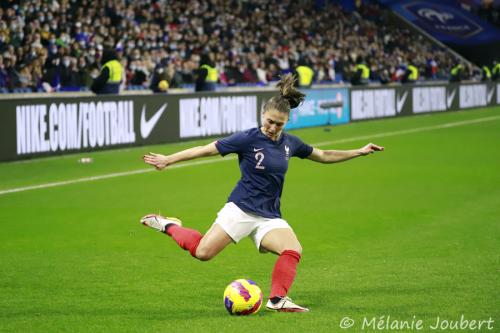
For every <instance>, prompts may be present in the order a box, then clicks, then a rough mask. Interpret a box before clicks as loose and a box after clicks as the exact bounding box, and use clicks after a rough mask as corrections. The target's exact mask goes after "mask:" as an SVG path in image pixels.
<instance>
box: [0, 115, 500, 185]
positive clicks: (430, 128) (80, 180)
mask: <svg viewBox="0 0 500 333" xmlns="http://www.w3.org/2000/svg"><path fill="white" fill-rule="evenodd" d="M498 119H500V116H491V117H483V118H477V119H472V120H463V121H456V122H451V123H444V124H441V125H433V126H425V127H417V128H412V129H405V130H399V131H392V132H384V133H378V134H371V135H363V136H356V137H352V138H346V139H339V140H333V141H325V142H318V143H316V144H312V145H311V146H314V147H321V146H328V145H333V144H338V143H346V142H353V141H360V140H371V139H376V138H385V137H388V136H396V135H403V134H412V133H420V132H426V131H433V130H438V129H443V128H451V127H458V126H465V125H471V124H477V123H482V122H487V121H494V120H498ZM234 159H236V157H235V156H229V157H226V158H217V159H215V158H212V159H206V160H201V161H193V162H187V163H181V164H178V165H173V166H171V167H169V169H177V168H184V167H189V166H193V165H200V164H211V163H218V162H224V161H230V160H234ZM151 171H155V169H153V168H148V169H139V170H132V171H124V172H115V173H109V174H106V175H101V176H92V177H84V178H77V179H70V180H65V181H60V182H53V183H46V184H40V185H31V186H24V187H17V188H12V189H8V190H3V191H0V195H4V194H9V193H16V192H24V191H31V190H37V189H43V188H49V187H58V186H65V185H71V184H77V183H85V182H91V181H95V180H101V179H108V178H116V177H123V176H130V175H136V174H141V173H145V172H151Z"/></svg>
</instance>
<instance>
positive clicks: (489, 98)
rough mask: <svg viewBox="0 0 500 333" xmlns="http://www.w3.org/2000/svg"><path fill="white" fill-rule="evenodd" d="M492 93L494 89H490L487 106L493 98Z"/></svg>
mask: <svg viewBox="0 0 500 333" xmlns="http://www.w3.org/2000/svg"><path fill="white" fill-rule="evenodd" d="M494 92H495V88H492V89H491V91H490V92H489V93H488V104H490V103H491V98H492V97H493V93H494Z"/></svg>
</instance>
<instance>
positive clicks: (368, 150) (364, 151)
mask: <svg viewBox="0 0 500 333" xmlns="http://www.w3.org/2000/svg"><path fill="white" fill-rule="evenodd" d="M383 150H384V147H382V146H377V145H376V144H373V143H369V144H367V145H366V146H364V147H363V148H361V149H359V153H360V154H361V155H362V156H365V155H368V154H373V153H374V152H376V151H383Z"/></svg>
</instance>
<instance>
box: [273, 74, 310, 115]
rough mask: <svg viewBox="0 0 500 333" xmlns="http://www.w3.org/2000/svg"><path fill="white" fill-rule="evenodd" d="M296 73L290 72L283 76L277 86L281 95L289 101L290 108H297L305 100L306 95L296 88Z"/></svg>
mask: <svg viewBox="0 0 500 333" xmlns="http://www.w3.org/2000/svg"><path fill="white" fill-rule="evenodd" d="M296 81H297V78H296V77H295V75H293V74H291V73H288V74H286V75H285V76H282V77H281V80H280V81H279V82H278V84H277V85H276V87H278V88H279V89H280V96H281V97H283V98H284V99H286V100H287V101H288V103H289V104H290V109H295V108H296V107H297V106H299V105H300V103H302V102H303V101H304V98H305V97H306V95H304V94H303V93H301V92H300V91H298V90H297V89H295V82H296Z"/></svg>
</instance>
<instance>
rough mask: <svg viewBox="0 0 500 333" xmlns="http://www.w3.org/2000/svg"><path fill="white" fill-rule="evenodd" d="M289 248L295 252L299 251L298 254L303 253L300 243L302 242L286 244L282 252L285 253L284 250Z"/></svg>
mask: <svg viewBox="0 0 500 333" xmlns="http://www.w3.org/2000/svg"><path fill="white" fill-rule="evenodd" d="M287 250H288V251H294V252H297V253H298V254H300V255H302V246H301V245H300V243H296V244H289V245H288V246H284V247H283V250H282V251H281V253H283V252H284V251H287ZM281 253H280V254H281Z"/></svg>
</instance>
